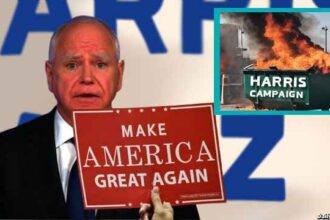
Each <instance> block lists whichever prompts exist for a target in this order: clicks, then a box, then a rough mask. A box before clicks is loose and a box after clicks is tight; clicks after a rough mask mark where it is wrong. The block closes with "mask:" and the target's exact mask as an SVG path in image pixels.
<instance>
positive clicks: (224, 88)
mask: <svg viewBox="0 0 330 220" xmlns="http://www.w3.org/2000/svg"><path fill="white" fill-rule="evenodd" d="M220 29H221V36H220V42H221V45H220V73H221V74H220V76H221V103H222V104H237V103H238V102H239V101H241V100H242V99H243V98H244V86H243V76H242V74H241V70H242V68H243V67H244V66H246V65H247V64H248V63H249V60H248V59H247V58H244V56H243V49H244V48H242V47H241V45H240V43H239V33H240V30H239V27H238V26H237V25H233V24H221V27H220Z"/></svg>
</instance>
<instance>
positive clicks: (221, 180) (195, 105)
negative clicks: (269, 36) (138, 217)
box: [73, 103, 226, 209]
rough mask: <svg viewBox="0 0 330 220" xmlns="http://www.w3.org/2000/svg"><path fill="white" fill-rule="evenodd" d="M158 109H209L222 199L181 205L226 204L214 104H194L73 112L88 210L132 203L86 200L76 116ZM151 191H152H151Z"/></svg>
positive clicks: (125, 205)
mask: <svg viewBox="0 0 330 220" xmlns="http://www.w3.org/2000/svg"><path fill="white" fill-rule="evenodd" d="M156 108H164V109H165V108H167V109H168V110H171V111H176V110H181V109H191V108H209V112H210V114H211V118H212V127H213V141H214V147H215V152H216V155H217V166H218V173H219V182H220V186H222V187H221V188H220V190H221V195H222V198H218V199H199V200H180V204H183V205H188V204H195V203H196V202H198V203H210V202H226V194H225V190H224V187H225V186H224V180H223V178H224V177H223V172H222V165H221V155H220V148H219V137H218V135H217V134H218V129H217V124H216V118H215V115H214V109H213V103H201V104H192V105H174V106H156V107H134V108H114V109H109V110H77V111H73V124H74V135H75V137H76V138H75V144H76V145H75V147H76V151H77V160H78V163H79V166H78V167H79V168H78V170H79V177H80V180H81V181H82V186H81V189H82V191H83V192H82V194H83V200H84V207H85V208H86V209H95V208H98V209H106V208H114V207H115V208H130V205H131V204H130V202H128V203H127V204H111V205H91V204H88V203H87V198H86V191H85V186H84V185H85V184H84V178H83V173H82V170H81V169H80V167H81V164H80V152H79V147H78V146H79V141H78V134H77V129H76V115H77V114H88V113H115V114H119V113H120V111H122V110H123V109H124V110H125V111H126V110H127V111H128V112H131V110H132V109H139V110H142V111H144V109H151V111H154V109H156ZM150 190H151V189H150Z"/></svg>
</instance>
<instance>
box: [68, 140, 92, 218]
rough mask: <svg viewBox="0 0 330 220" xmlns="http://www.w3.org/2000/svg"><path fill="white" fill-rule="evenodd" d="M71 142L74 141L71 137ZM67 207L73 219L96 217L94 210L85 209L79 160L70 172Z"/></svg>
mask: <svg viewBox="0 0 330 220" xmlns="http://www.w3.org/2000/svg"><path fill="white" fill-rule="evenodd" d="M70 142H73V141H71V139H70ZM67 207H68V211H69V216H70V218H71V219H74V220H76V219H77V220H78V219H95V212H94V210H84V206H83V200H82V195H81V187H80V183H79V174H78V167H77V161H76V162H75V163H74V164H73V166H72V168H71V172H70V177H69V185H68V195H67Z"/></svg>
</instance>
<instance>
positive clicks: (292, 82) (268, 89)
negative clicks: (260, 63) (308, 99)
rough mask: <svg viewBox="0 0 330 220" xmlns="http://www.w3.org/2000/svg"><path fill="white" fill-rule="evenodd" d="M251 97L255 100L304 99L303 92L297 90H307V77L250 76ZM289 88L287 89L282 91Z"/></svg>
mask: <svg viewBox="0 0 330 220" xmlns="http://www.w3.org/2000/svg"><path fill="white" fill-rule="evenodd" d="M250 86H251V88H252V87H255V88H256V89H251V90H250V92H249V96H250V97H254V98H296V99H303V98H304V92H303V91H302V90H292V89H295V88H299V89H302V88H306V87H307V77H305V76H294V77H290V76H272V77H269V76H262V77H261V76H250ZM282 88H287V89H282Z"/></svg>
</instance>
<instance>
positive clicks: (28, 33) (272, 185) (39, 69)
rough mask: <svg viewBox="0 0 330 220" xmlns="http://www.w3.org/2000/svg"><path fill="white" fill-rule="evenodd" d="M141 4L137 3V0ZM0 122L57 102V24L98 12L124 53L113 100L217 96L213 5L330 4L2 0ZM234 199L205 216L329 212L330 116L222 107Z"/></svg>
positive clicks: (227, 175) (10, 122)
mask: <svg viewBox="0 0 330 220" xmlns="http://www.w3.org/2000/svg"><path fill="white" fill-rule="evenodd" d="M133 4H134V8H135V10H134V13H132V11H131V10H130V7H131V6H132V5H133ZM0 6H1V7H0V73H1V74H2V78H1V80H0V98H1V110H0V131H3V130H6V129H8V128H11V127H14V126H16V125H17V124H18V123H19V122H21V123H22V122H24V121H26V120H28V119H29V118H31V117H35V116H36V115H39V114H44V113H46V112H48V111H50V110H51V108H53V107H54V105H55V100H54V98H53V96H52V94H50V93H49V92H48V89H47V85H46V76H45V71H44V62H45V61H46V60H47V52H48V42H49V38H50V36H51V33H52V31H53V30H54V29H55V27H56V26H58V25H59V24H61V23H62V22H64V21H65V20H67V19H69V18H70V17H72V16H76V15H82V14H86V15H95V16H97V17H100V18H102V19H104V20H105V21H107V22H109V24H111V25H112V26H113V27H116V32H117V33H118V37H119V39H120V42H121V52H122V53H121V55H122V56H121V57H122V58H123V59H124V60H125V62H126V66H125V74H124V86H123V89H122V91H120V92H119V93H118V95H117V97H116V100H115V102H114V107H143V106H157V105H182V104H193V103H205V102H213V94H214V92H213V91H214V86H213V79H214V78H213V77H214V70H213V66H214V62H213V53H214V49H213V42H214V38H213V8H215V7H218V8H219V7H330V2H329V1H327V0H295V1H292V0H287V1H278V0H269V1H265V0H250V1H249V0H227V1H220V0H219V1H215V0H214V1H206V0H205V1H203V0H166V1H165V0H140V1H138V0H137V1H131V0H130V1H119V0H118V1H110V0H109V1H100V0H80V1H74V0H68V1H64V0H48V1H46V0H40V1H39V0H29V1H24V0H20V1H18V0H3V1H1V4H0ZM217 119H218V126H219V132H220V133H219V137H220V140H219V142H220V148H221V152H222V154H221V157H222V164H223V172H224V182H225V191H226V197H227V200H228V201H227V203H223V204H206V205H198V209H199V213H200V216H201V218H202V219H206V220H208V219H209V220H211V219H317V218H318V217H320V215H321V214H322V215H325V214H327V213H329V212H330V208H329V207H330V187H329V185H330V173H329V171H328V167H329V162H328V157H329V156H328V155H330V135H329V130H330V116H223V117H219V116H218V117H217Z"/></svg>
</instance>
